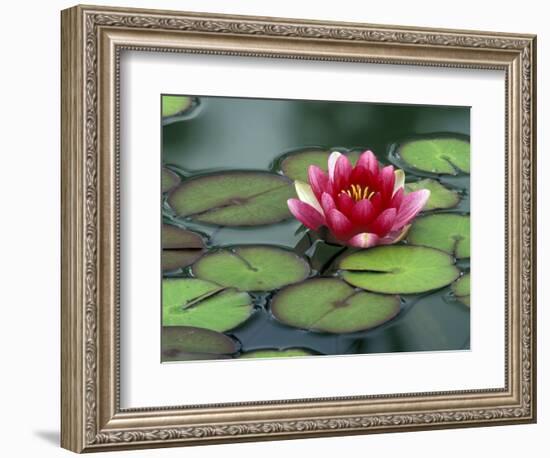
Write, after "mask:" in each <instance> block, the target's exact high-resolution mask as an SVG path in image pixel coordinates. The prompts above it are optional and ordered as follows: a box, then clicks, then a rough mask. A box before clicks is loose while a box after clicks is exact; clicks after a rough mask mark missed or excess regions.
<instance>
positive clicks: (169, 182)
mask: <svg viewBox="0 0 550 458" xmlns="http://www.w3.org/2000/svg"><path fill="white" fill-rule="evenodd" d="M161 181H162V192H168V191H170V190H171V189H174V188H175V187H176V186H177V185H178V184H179V183H180V181H181V180H180V177H179V176H177V175H176V174H175V173H174V172H172V171H171V170H168V169H162V178H161Z"/></svg>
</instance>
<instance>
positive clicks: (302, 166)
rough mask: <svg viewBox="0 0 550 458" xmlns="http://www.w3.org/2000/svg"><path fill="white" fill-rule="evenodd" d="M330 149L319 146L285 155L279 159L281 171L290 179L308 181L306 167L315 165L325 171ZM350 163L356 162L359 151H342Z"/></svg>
mask: <svg viewBox="0 0 550 458" xmlns="http://www.w3.org/2000/svg"><path fill="white" fill-rule="evenodd" d="M330 153H331V151H328V150H324V149H321V148H307V149H303V150H300V151H296V152H293V153H291V154H289V155H287V156H286V157H285V158H284V159H283V160H282V161H281V171H282V172H283V173H284V174H285V175H286V176H287V177H288V178H290V179H291V180H300V181H304V182H306V183H307V182H308V168H309V166H310V165H316V166H318V167H320V168H321V169H322V170H324V171H325V172H326V171H327V170H328V157H329V156H330ZM343 154H345V155H346V156H347V157H348V158H349V159H350V161H351V162H352V164H355V162H357V159H358V158H359V155H360V153H359V151H350V152H344V153H343Z"/></svg>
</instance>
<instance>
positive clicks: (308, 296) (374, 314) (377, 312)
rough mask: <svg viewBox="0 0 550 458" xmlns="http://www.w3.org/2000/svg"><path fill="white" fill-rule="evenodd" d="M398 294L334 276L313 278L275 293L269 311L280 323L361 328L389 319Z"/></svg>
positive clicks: (347, 329)
mask: <svg viewBox="0 0 550 458" xmlns="http://www.w3.org/2000/svg"><path fill="white" fill-rule="evenodd" d="M399 308H400V306H399V298H398V297H397V296H388V295H380V294H373V293H369V292H366V291H360V290H356V289H354V288H352V287H351V286H349V285H348V284H346V283H344V282H343V281H342V280H339V279H337V278H315V279H312V280H306V281H304V282H302V283H298V284H296V285H291V286H288V287H286V288H284V289H283V290H281V291H280V292H279V293H277V294H276V295H275V297H274V298H273V300H272V302H271V313H272V314H273V316H274V317H275V318H277V319H278V320H279V321H281V322H282V323H284V324H286V325H289V326H293V327H296V328H301V329H308V330H314V331H322V332H330V333H337V334H339V333H348V332H355V331H363V330H366V329H370V328H373V327H375V326H378V325H380V324H382V323H384V322H386V321H388V320H390V319H392V318H393V317H394V316H395V315H397V313H398V312H399Z"/></svg>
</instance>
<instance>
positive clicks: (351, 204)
mask: <svg viewBox="0 0 550 458" xmlns="http://www.w3.org/2000/svg"><path fill="white" fill-rule="evenodd" d="M308 181H309V184H307V183H304V182H301V181H296V182H295V183H294V184H295V187H296V193H297V194H298V199H289V200H288V208H289V209H290V211H291V212H292V214H293V215H294V217H295V218H296V219H298V220H299V221H300V222H301V223H302V224H304V225H305V226H306V227H308V228H309V229H311V230H314V231H316V230H318V229H319V228H321V227H323V226H325V227H326V228H328V230H329V233H330V235H331V236H332V237H333V238H334V241H336V242H337V243H340V244H342V245H348V246H354V247H360V248H370V247H373V246H376V245H389V244H392V243H396V242H399V241H400V240H402V239H403V238H404V237H405V236H406V235H407V231H408V230H409V227H410V223H411V221H412V220H413V219H414V218H415V217H416V215H418V213H419V212H420V211H421V210H422V208H423V207H424V205H425V204H426V202H427V201H428V198H429V197H430V191H429V190H427V189H421V190H418V191H414V192H410V193H408V194H406V193H405V190H404V185H405V172H404V171H403V170H401V169H394V167H393V166H391V165H389V166H386V167H381V166H380V165H379V163H378V160H377V159H376V156H375V155H374V153H373V152H372V151H365V152H364V153H362V154H361V156H360V157H359V159H358V161H357V164H356V165H355V167H353V166H352V165H351V163H350V161H349V159H348V158H347V157H346V156H344V155H343V154H341V153H339V152H333V153H332V154H331V155H330V157H329V159H328V175H327V174H326V173H325V172H324V171H323V170H321V169H320V168H319V167H317V166H315V165H311V166H309V169H308Z"/></svg>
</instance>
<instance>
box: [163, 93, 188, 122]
mask: <svg viewBox="0 0 550 458" xmlns="http://www.w3.org/2000/svg"><path fill="white" fill-rule="evenodd" d="M192 102H193V100H192V98H191V97H187V96H183V95H163V96H162V117H163V118H166V117H168V116H175V115H177V114H179V113H183V112H184V111H185V110H187V109H188V108H189V107H190V106H191V104H192Z"/></svg>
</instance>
